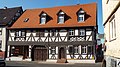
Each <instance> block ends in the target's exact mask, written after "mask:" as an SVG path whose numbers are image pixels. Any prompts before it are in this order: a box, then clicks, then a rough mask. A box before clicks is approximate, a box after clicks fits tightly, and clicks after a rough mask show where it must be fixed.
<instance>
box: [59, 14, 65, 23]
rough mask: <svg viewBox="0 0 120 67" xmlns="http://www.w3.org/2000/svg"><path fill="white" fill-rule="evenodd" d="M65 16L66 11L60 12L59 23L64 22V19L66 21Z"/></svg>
mask: <svg viewBox="0 0 120 67" xmlns="http://www.w3.org/2000/svg"><path fill="white" fill-rule="evenodd" d="M64 16H65V13H64V12H60V13H59V15H58V23H59V24H63V23H64V21H65V18H64Z"/></svg>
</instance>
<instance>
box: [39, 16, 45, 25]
mask: <svg viewBox="0 0 120 67" xmlns="http://www.w3.org/2000/svg"><path fill="white" fill-rule="evenodd" d="M45 23H46V17H45V16H42V17H41V19H40V24H45Z"/></svg>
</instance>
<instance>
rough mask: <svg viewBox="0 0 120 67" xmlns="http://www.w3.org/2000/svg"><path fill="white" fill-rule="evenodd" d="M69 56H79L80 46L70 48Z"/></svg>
mask: <svg viewBox="0 0 120 67" xmlns="http://www.w3.org/2000/svg"><path fill="white" fill-rule="evenodd" d="M68 51H69V54H78V46H69V50H68Z"/></svg>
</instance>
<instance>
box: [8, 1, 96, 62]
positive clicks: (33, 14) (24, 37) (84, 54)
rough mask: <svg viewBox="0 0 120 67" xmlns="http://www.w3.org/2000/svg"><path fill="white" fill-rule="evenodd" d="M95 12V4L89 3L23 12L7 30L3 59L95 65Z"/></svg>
mask: <svg viewBox="0 0 120 67" xmlns="http://www.w3.org/2000/svg"><path fill="white" fill-rule="evenodd" d="M96 8H97V7H96V3H91V4H81V5H72V6H60V7H52V8H42V9H27V10H25V12H24V13H23V14H22V15H21V17H20V18H19V19H18V20H17V21H16V22H15V23H14V24H13V25H12V26H11V27H9V39H8V48H7V49H8V51H7V57H8V58H9V59H10V60H16V59H17V60H28V61H53V62H66V60H67V62H78V61H79V63H80V61H82V60H83V61H87V60H89V61H90V62H91V61H92V62H95V59H96V49H95V46H96V44H97V42H96V32H97V19H96V16H97V15H96V14H97V10H96ZM64 60H65V61H64Z"/></svg>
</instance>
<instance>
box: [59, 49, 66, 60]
mask: <svg viewBox="0 0 120 67" xmlns="http://www.w3.org/2000/svg"><path fill="white" fill-rule="evenodd" d="M65 52H66V51H65V48H64V47H61V48H60V49H59V59H62V58H66V56H65Z"/></svg>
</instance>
